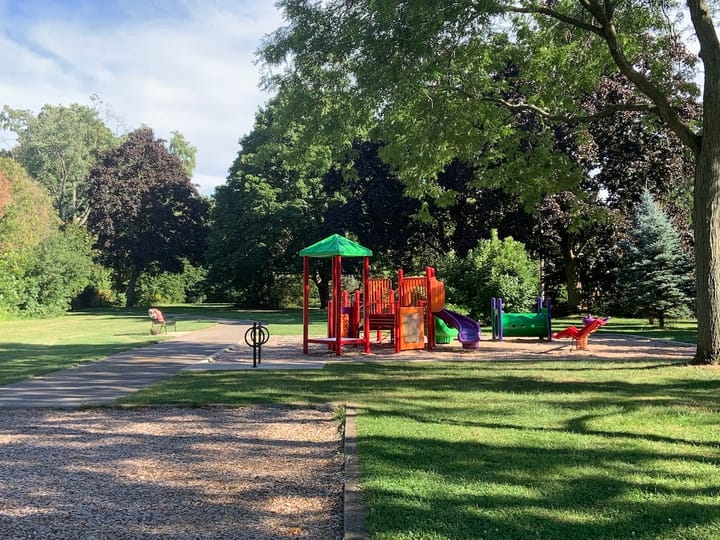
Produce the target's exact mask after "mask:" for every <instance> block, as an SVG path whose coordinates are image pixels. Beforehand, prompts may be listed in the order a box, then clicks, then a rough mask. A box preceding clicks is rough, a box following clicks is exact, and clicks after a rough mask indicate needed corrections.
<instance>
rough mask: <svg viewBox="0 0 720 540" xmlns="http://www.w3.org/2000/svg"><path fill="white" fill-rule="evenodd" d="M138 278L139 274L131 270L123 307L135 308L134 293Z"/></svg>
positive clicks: (135, 298) (135, 297) (135, 296)
mask: <svg viewBox="0 0 720 540" xmlns="http://www.w3.org/2000/svg"><path fill="white" fill-rule="evenodd" d="M139 277H140V272H139V271H138V270H135V269H133V271H132V273H131V274H130V279H129V280H128V284H127V289H125V307H135V306H136V305H137V293H136V292H135V286H136V285H137V280H138V278H139Z"/></svg>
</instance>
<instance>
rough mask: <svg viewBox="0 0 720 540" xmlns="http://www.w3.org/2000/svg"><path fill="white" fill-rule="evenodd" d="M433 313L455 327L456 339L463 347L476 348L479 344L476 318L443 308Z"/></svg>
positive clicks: (478, 328) (478, 329)
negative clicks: (456, 331)
mask: <svg viewBox="0 0 720 540" xmlns="http://www.w3.org/2000/svg"><path fill="white" fill-rule="evenodd" d="M433 315H435V316H436V317H437V318H438V319H442V320H443V321H444V322H445V324H447V325H448V326H452V327H453V328H457V330H458V341H459V342H460V343H462V346H463V349H477V348H478V346H479V345H480V324H479V323H478V322H477V321H476V320H473V319H471V318H470V317H466V316H465V315H460V314H459V313H456V312H454V311H450V310H449V309H445V308H443V309H441V310H440V311H438V312H437V313H433Z"/></svg>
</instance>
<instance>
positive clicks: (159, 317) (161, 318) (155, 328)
mask: <svg viewBox="0 0 720 540" xmlns="http://www.w3.org/2000/svg"><path fill="white" fill-rule="evenodd" d="M148 317H150V320H151V321H152V325H151V326H150V333H151V334H152V335H154V336H156V335H158V334H160V333H161V332H164V333H166V334H167V331H168V326H171V327H172V330H173V332H174V331H175V329H176V328H175V317H168V316H165V315H164V314H163V312H162V311H160V310H159V309H157V308H150V309H149V310H148Z"/></svg>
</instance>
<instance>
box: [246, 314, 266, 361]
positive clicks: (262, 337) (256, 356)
mask: <svg viewBox="0 0 720 540" xmlns="http://www.w3.org/2000/svg"><path fill="white" fill-rule="evenodd" d="M269 339H270V330H268V328H267V326H265V325H264V324H263V323H261V322H258V321H255V322H253V325H252V326H251V327H250V328H248V329H247V332H245V343H247V344H248V346H249V347H252V350H253V367H254V368H256V367H258V364H260V363H261V362H262V346H263V345H265V343H267V342H268V340H269Z"/></svg>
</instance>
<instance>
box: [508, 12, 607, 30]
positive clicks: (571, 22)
mask: <svg viewBox="0 0 720 540" xmlns="http://www.w3.org/2000/svg"><path fill="white" fill-rule="evenodd" d="M503 10H504V11H506V12H508V13H525V14H528V15H530V14H537V15H545V16H547V17H550V18H552V19H556V20H558V21H561V22H564V23H566V24H569V25H570V26H575V27H576V28H581V29H582V30H586V31H588V32H592V33H593V34H597V35H598V36H600V37H602V35H603V31H602V28H600V27H598V26H594V25H592V24H588V23H586V22H583V21H581V20H580V19H576V18H575V17H570V16H569V15H565V14H563V13H560V12H559V11H555V10H554V9H550V8H546V7H544V6H532V7H523V6H506V7H504V8H503Z"/></svg>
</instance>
